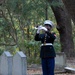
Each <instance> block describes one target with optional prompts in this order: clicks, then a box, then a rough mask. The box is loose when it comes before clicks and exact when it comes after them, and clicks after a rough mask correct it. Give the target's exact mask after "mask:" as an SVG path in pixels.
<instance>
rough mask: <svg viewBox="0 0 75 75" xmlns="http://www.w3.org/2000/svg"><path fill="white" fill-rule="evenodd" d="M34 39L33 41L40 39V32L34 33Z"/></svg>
mask: <svg viewBox="0 0 75 75" xmlns="http://www.w3.org/2000/svg"><path fill="white" fill-rule="evenodd" d="M34 40H35V41H40V40H41V38H40V34H38V33H36V35H35V37H34Z"/></svg>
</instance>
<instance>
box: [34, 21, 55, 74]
mask: <svg viewBox="0 0 75 75" xmlns="http://www.w3.org/2000/svg"><path fill="white" fill-rule="evenodd" d="M44 25H45V27H42V26H39V27H38V30H37V33H36V35H35V41H41V43H42V44H41V50H40V58H41V63H42V71H43V75H54V67H55V56H56V53H55V50H54V47H53V43H54V40H55V38H56V36H55V34H54V33H51V32H50V30H51V28H52V27H53V22H52V21H50V20H46V21H45V22H44ZM40 30H44V31H45V33H42V34H40Z"/></svg>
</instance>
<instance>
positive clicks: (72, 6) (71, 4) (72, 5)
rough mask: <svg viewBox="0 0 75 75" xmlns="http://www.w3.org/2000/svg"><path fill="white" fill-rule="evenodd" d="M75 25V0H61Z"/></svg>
mask: <svg viewBox="0 0 75 75" xmlns="http://www.w3.org/2000/svg"><path fill="white" fill-rule="evenodd" d="M62 1H63V3H64V5H65V7H66V9H67V10H68V13H69V14H70V15H71V18H72V20H73V22H74V25H75V0H62Z"/></svg>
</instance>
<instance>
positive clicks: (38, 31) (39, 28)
mask: <svg viewBox="0 0 75 75" xmlns="http://www.w3.org/2000/svg"><path fill="white" fill-rule="evenodd" d="M42 27H43V26H42V25H40V26H39V27H38V28H37V29H38V30H37V33H40V30H41V29H42Z"/></svg>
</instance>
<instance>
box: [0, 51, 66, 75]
mask: <svg viewBox="0 0 75 75" xmlns="http://www.w3.org/2000/svg"><path fill="white" fill-rule="evenodd" d="M65 66H66V57H65V54H64V53H57V54H56V58H55V69H56V70H64V67H65ZM0 75H27V59H26V55H25V54H24V53H23V52H22V51H19V52H17V53H16V54H15V55H14V56H12V55H11V53H10V52H8V51H5V52H4V53H3V54H2V55H1V56H0Z"/></svg>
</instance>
